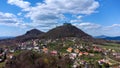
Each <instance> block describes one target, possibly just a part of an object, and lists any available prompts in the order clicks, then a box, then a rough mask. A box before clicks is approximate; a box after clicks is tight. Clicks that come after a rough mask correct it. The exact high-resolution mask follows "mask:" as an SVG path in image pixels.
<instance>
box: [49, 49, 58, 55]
mask: <svg viewBox="0 0 120 68" xmlns="http://www.w3.org/2000/svg"><path fill="white" fill-rule="evenodd" d="M50 53H51V54H52V55H57V54H58V52H57V51H56V50H53V51H51V52H50Z"/></svg>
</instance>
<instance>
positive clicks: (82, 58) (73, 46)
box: [0, 38, 120, 68]
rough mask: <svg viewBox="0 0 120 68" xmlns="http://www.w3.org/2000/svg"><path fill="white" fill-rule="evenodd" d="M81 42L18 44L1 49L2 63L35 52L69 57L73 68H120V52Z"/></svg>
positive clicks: (63, 40) (49, 41)
mask: <svg viewBox="0 0 120 68" xmlns="http://www.w3.org/2000/svg"><path fill="white" fill-rule="evenodd" d="M76 41H77V42H76ZM79 41H80V40H78V39H75V38H69V40H67V39H55V40H51V39H49V40H47V41H46V40H44V39H43V40H39V39H35V40H31V41H26V42H23V43H18V44H17V46H16V47H4V48H0V63H3V62H5V63H6V62H7V60H8V59H11V60H12V59H15V56H16V55H18V54H19V53H21V52H22V51H35V52H38V53H45V54H51V55H53V56H57V55H60V56H66V55H67V56H69V58H70V59H71V60H72V61H73V64H72V68H77V67H79V68H110V67H112V66H115V65H119V67H120V61H117V60H120V52H117V51H116V50H114V49H107V48H103V47H100V46H98V45H96V44H91V43H84V42H82V41H81V42H82V43H80V42H79ZM61 42H62V43H61ZM113 59H115V60H113Z"/></svg>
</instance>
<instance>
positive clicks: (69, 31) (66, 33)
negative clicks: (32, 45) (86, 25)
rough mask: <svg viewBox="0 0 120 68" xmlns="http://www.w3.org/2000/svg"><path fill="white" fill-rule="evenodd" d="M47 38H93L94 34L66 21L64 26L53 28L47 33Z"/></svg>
mask: <svg viewBox="0 0 120 68" xmlns="http://www.w3.org/2000/svg"><path fill="white" fill-rule="evenodd" d="M44 37H45V38H50V39H55V38H64V37H77V38H81V39H93V38H92V36H90V35H88V34H86V33H85V32H83V31H82V30H80V29H78V28H77V27H75V26H73V25H71V24H69V23H65V24H64V25H62V26H58V27H56V28H53V29H51V30H50V31H48V32H47V33H46V34H45V35H44Z"/></svg>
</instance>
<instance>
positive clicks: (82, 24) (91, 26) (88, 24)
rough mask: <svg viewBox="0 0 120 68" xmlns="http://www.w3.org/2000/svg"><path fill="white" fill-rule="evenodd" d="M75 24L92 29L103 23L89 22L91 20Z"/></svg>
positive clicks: (85, 28)
mask: <svg viewBox="0 0 120 68" xmlns="http://www.w3.org/2000/svg"><path fill="white" fill-rule="evenodd" d="M74 25H75V26H77V27H79V28H81V29H84V30H91V29H94V30H96V29H98V28H100V27H101V25H99V24H94V23H89V22H83V23H80V24H77V23H75V24H74Z"/></svg>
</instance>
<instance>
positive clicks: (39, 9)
mask: <svg viewBox="0 0 120 68" xmlns="http://www.w3.org/2000/svg"><path fill="white" fill-rule="evenodd" d="M119 6H120V0H0V36H19V35H22V34H24V33H26V31H28V30H31V29H34V28H36V29H39V30H41V31H44V32H47V31H49V30H50V29H52V28H55V27H56V26H60V25H62V24H63V23H65V22H68V23H71V24H72V25H74V26H76V27H78V28H79V29H81V30H83V31H84V32H86V33H88V34H90V35H92V36H99V35H107V36H120V13H119V12H120V8H119Z"/></svg>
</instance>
